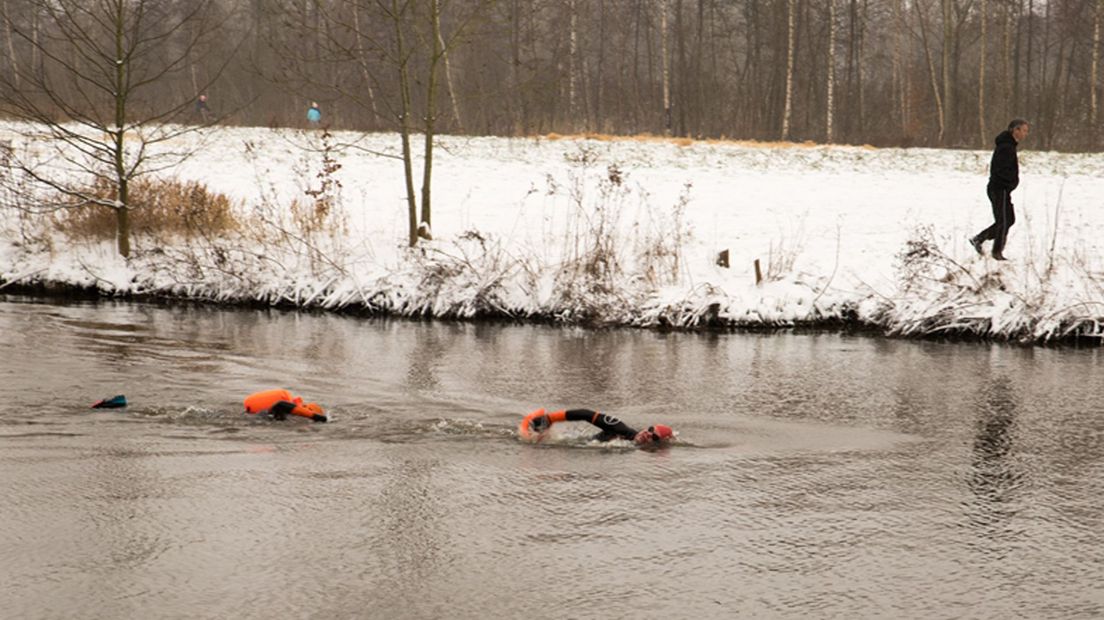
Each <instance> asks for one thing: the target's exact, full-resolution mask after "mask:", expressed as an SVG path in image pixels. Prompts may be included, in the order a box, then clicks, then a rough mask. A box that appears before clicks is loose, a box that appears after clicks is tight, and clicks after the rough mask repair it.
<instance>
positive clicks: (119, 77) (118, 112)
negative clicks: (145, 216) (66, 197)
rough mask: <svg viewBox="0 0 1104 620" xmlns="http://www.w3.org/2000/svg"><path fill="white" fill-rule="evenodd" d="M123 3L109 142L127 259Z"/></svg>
mask: <svg viewBox="0 0 1104 620" xmlns="http://www.w3.org/2000/svg"><path fill="white" fill-rule="evenodd" d="M123 11H124V4H123V0H115V14H114V17H115V24H114V26H115V84H114V86H115V93H114V95H115V127H114V129H113V130H112V134H113V135H112V139H113V141H114V143H115V153H114V155H115V162H114V163H115V178H116V181H117V184H116V192H117V196H116V197H115V220H116V222H115V231H116V240H117V241H118V245H119V255H120V256H122V257H123V258H130V195H129V194H130V191H129V182H130V175H129V174H128V171H127V167H126V160H125V156H126V149H125V140H126V118H127V117H126V91H127V86H126V85H127V68H128V65H127V63H126V61H125V60H124V57H125V50H124V43H125V38H124V37H125V36H126V30H125V21H126V20H125V14H124V12H123Z"/></svg>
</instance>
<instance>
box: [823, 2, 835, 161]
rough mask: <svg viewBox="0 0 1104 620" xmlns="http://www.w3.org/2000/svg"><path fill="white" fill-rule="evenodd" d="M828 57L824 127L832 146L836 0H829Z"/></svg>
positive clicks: (827, 140)
mask: <svg viewBox="0 0 1104 620" xmlns="http://www.w3.org/2000/svg"><path fill="white" fill-rule="evenodd" d="M826 56H827V59H826V60H827V63H828V67H827V70H826V71H825V82H826V87H827V89H828V94H827V96H826V100H827V103H826V105H825V108H826V112H825V118H824V125H825V136H826V138H825V141H826V142H828V143H829V144H831V143H832V141H833V136H832V111H833V108H834V107H835V97H834V96H835V89H836V0H828V53H827V54H826Z"/></svg>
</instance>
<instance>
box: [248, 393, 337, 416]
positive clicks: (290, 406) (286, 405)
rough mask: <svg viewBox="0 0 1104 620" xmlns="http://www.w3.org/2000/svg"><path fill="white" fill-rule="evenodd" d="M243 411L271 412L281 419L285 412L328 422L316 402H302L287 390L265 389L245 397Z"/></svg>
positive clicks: (255, 412) (254, 412)
mask: <svg viewBox="0 0 1104 620" xmlns="http://www.w3.org/2000/svg"><path fill="white" fill-rule="evenodd" d="M245 412H246V413H252V414H258V413H266V412H271V413H273V414H275V417H277V418H279V419H282V418H283V417H285V416H286V415H287V414H289V413H290V414H292V415H297V416H300V417H303V418H307V419H308V420H314V421H315V422H328V421H329V418H328V417H327V416H326V413H325V412H324V411H322V407H321V406H319V405H318V403H305V404H304V403H303V399H302V398H300V397H298V396H292V395H291V392H289V391H287V390H265V391H263V392H257V393H255V394H250V395H249V396H246V397H245Z"/></svg>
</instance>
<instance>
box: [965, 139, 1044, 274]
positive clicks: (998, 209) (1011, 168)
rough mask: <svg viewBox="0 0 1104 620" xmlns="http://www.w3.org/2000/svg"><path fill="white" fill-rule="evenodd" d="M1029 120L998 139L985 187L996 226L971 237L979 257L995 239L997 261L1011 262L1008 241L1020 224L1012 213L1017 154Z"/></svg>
mask: <svg viewBox="0 0 1104 620" xmlns="http://www.w3.org/2000/svg"><path fill="white" fill-rule="evenodd" d="M1030 128H1031V127H1030V125H1028V123H1027V121H1025V120H1024V119H1022V118H1017V119H1015V120H1013V121H1012V122H1011V123H1008V129H1007V130H1005V131H1002V132H1001V133H1000V134H999V135H997V138H996V148H994V149H993V159H992V161H990V162H989V185H988V186H987V187H986V188H985V191H986V193H987V194H989V202H990V204H992V206H993V220H994V221H993V225H992V226H990V227H989V228H986V229H985V230H983V231H981V232H979V233H978V234H976V235H974V236H973V237H970V245H972V246H974V249H975V250H977V253H978V254H983V255H984V251H983V250H982V247H981V244H982V243H984V242H985V241H987V240H989V239H992V240H993V252H992V254H993V259H994V260H1007V259H1006V258H1005V257H1004V242H1005V241H1006V240H1007V238H1008V229H1009V228H1011V227H1012V224H1015V223H1016V213H1015V212H1014V211H1013V210H1012V190H1014V189H1016V186H1017V185H1019V184H1020V160H1019V157H1018V156H1017V154H1016V145H1018V144H1019V143H1020V142H1021V141H1023V139H1024V138H1026V137H1027V132H1028V130H1029V129H1030Z"/></svg>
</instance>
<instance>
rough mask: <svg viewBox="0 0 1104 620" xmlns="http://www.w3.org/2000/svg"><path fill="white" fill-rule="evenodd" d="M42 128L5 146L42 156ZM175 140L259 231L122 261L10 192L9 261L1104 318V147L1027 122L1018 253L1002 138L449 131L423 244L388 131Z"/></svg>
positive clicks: (251, 133) (431, 287)
mask: <svg viewBox="0 0 1104 620" xmlns="http://www.w3.org/2000/svg"><path fill="white" fill-rule="evenodd" d="M25 133H26V132H22V131H21V128H20V127H18V126H15V125H10V124H9V125H3V126H0V141H3V140H10V141H11V144H12V148H13V150H14V151H15V152H16V153H17V154H28V153H33V152H34V151H35V149H36V148H40V146H41V145H36V144H35V143H34V142H33V141H31V140H29V139H27V138H24V137H23V135H25ZM164 148H166V149H172V150H174V151H178V152H182V151H188V150H196V149H198V150H197V152H196V153H195V154H194V155H193V156H192V157H190V158H189V159H187V160H186V161H184V162H183V163H182V164H180V165H179V166H177V167H175V168H174V169H172V170H171V174H174V175H176V176H177V177H178V178H180V179H182V180H186V181H187V180H195V181H199V182H201V183H203V184H205V185H206V186H207V187H208V188H210V189H211V190H213V191H217V192H222V193H224V194H227V195H228V196H230V197H231V198H233V199H234V200H235V201H236V203H237V207H236V210H237V215H238V217H239V219H240V220H241V221H242V222H246V223H248V226H247V229H245V230H242V231H236V232H230V233H227V234H224V235H221V236H218V237H211V238H208V239H206V240H203V241H201V242H197V241H194V240H193V241H192V242H189V243H184V242H181V243H179V244H156V245H155V244H154V243H152V242H151V241H150V240H144V239H141V238H135V239H134V240H133V243H134V246H135V248H136V251H135V252H134V255H133V256H132V258H131V260H130V261H124V260H122V259H121V258H119V257H117V256H116V255H115V251H114V245H113V244H111V243H106V242H79V243H67V242H63V241H61V240H59V239H58V238H57V237H56V235H54V234H53V233H51V232H50V231H49V230H47V229H46V228H45V226H44V224H42V223H41V222H39V221H37V220H35V219H34V218H32V217H29V216H27V214H26V213H23V212H21V211H17V210H14V209H4V210H2V211H0V227H2V228H3V230H4V235H5V236H4V239H5V240H6V241H5V242H4V243H3V244H2V245H0V278H2V280H3V281H4V282H16V281H18V282H22V283H28V282H48V283H61V284H67V285H77V286H88V287H95V288H98V289H99V290H102V291H104V292H105V293H108V294H135V293H144V294H165V295H176V296H183V297H189V298H201V299H210V300H216V301H263V302H268V303H290V304H295V305H299V306H317V307H322V308H335V309H336V308H342V307H349V306H359V307H365V308H368V309H371V310H374V311H380V312H391V313H399V314H405V315H419V316H441V317H473V316H483V315H495V316H513V317H534V318H538V317H539V318H542V319H553V320H562V321H580V322H588V323H599V324H622V325H637V326H676V327H687V328H693V327H697V326H703V325H707V324H708V325H732V326H753V327H758V326H771V327H777V326H790V325H799V324H810V325H815V324H829V323H837V322H839V321H849V322H859V323H864V324H868V325H870V326H876V327H880V328H883V329H885V330H886V331H887V332H888V333H891V334H900V335H921V334H958V335H966V336H977V337H994V338H1008V339H1016V340H1025V341H1045V340H1050V339H1056V338H1063V337H1068V336H1072V335H1084V336H1094V337H1099V336H1101V335H1104V286H1102V285H1101V283H1102V282H1104V267H1102V265H1101V260H1100V258H1099V257H1100V256H1101V251H1100V250H1101V247H1100V244H1101V243H1102V241H1101V239H1102V237H1104V212H1101V210H1100V209H1099V199H1098V198H1097V197H1098V196H1101V195H1104V175H1101V171H1102V170H1104V156H1101V155H1076V154H1073V155H1071V154H1058V153H1042V152H1032V151H1031V150H1030V148H1031V143H1030V140H1028V142H1027V143H1026V144H1025V145H1023V147H1022V148H1023V151H1022V152H1021V177H1022V182H1021V185H1020V188H1019V189H1018V190H1017V191H1016V192H1015V194H1013V199H1014V201H1015V203H1016V212H1017V213H1016V214H1017V223H1016V225H1015V226H1014V227H1013V228H1012V231H1011V234H1010V241H1009V245H1008V247H1007V250H1006V254H1007V255H1009V256H1010V257H1012V260H1010V261H1009V262H1007V263H1003V264H1002V263H997V262H994V261H992V260H990V259H988V258H983V257H979V256H977V255H976V254H975V253H974V251H973V249H972V248H971V247H970V246H969V245H968V244H967V242H966V239H967V238H968V237H969V236H970V235H972V234H974V233H976V232H977V231H978V230H980V229H981V228H984V227H985V226H987V225H988V224H989V223H990V222H991V212H990V208H989V205H988V202H987V200H986V197H985V182H986V178H987V172H988V170H987V168H988V160H989V152H987V151H944V150H931V149H872V148H869V147H844V146H813V145H760V144H748V143H725V142H686V141H682V142H673V141H664V140H659V139H654V138H649V139H614V140H607V139H586V138H564V137H558V138H557V139H547V138H515V139H506V138H469V137H450V136H441V137H440V140H439V147H438V150H437V151H436V157H435V166H434V188H433V195H434V207H433V235H434V240H433V241H423V242H421V243H420V245H419V247H417V248H415V249H408V248H406V247H405V245H406V243H405V241H406V235H407V231H406V225H407V219H406V218H407V214H406V203H405V196H404V184H403V179H402V168H401V163H400V161H399V160H398V159H396V157H397V155H398V139H397V137H396V136H394V135H389V134H358V133H347V132H339V133H335V134H334V135H333V136H331V137H325V138H324V136H323V134H322V132H316V131H301V130H269V129H252V128H233V127H220V128H212V129H210V130H204V131H202V132H199V133H196V134H189V135H186V136H182V137H180V138H178V139H176V141H175V142H173V143H170V144H167V145H165V146H164ZM327 158H329V161H327ZM419 163H420V162H419ZM335 164H336V165H335ZM419 168H420V165H419ZM327 169H328V172H327V171H326V170H327ZM722 250H727V251H728V254H729V264H730V267H729V268H724V267H721V266H719V265H718V264H717V261H716V258H717V254H718V253H719V252H721V251H722ZM756 261H758V262H759V266H760V270H759V271H760V273H761V274H762V276H763V280H762V281H761V282H759V283H757V282H756V270H755V263H756Z"/></svg>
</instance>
